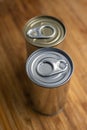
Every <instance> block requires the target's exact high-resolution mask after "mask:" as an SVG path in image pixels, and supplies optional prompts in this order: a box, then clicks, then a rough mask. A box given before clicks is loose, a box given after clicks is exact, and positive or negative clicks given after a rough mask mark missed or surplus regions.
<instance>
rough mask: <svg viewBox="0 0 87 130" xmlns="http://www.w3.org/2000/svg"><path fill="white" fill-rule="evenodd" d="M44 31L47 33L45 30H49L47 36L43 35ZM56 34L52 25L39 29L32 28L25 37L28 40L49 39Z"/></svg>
mask: <svg viewBox="0 0 87 130" xmlns="http://www.w3.org/2000/svg"><path fill="white" fill-rule="evenodd" d="M44 30H45V31H46V32H47V30H50V34H49V35H47V34H46V35H44V33H43V32H44ZM55 34H56V29H55V28H54V27H53V26H52V25H43V26H40V27H36V28H32V29H30V30H29V31H28V32H27V36H29V37H30V38H35V39H49V38H53V37H54V36H55Z"/></svg>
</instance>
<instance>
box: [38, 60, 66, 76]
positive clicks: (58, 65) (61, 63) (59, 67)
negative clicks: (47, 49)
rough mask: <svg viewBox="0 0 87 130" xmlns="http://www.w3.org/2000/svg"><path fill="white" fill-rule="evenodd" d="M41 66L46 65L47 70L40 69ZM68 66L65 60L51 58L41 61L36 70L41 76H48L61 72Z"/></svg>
mask: <svg viewBox="0 0 87 130" xmlns="http://www.w3.org/2000/svg"><path fill="white" fill-rule="evenodd" d="M41 66H44V67H46V69H47V67H48V70H46V71H45V68H44V71H41V69H40V68H41ZM50 68H51V69H50ZM67 68H68V64H67V63H66V61H65V60H58V61H57V62H53V60H52V61H51V60H46V59H45V60H43V61H41V62H40V63H39V64H38V66H37V72H38V74H39V75H41V76H43V77H48V76H52V75H55V74H59V73H63V72H65V71H66V70H67Z"/></svg>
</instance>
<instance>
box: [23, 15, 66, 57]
mask: <svg viewBox="0 0 87 130" xmlns="http://www.w3.org/2000/svg"><path fill="white" fill-rule="evenodd" d="M23 32H24V36H25V39H26V40H27V42H26V46H27V54H28V56H29V55H30V54H31V53H32V52H34V51H35V50H37V49H38V48H40V47H56V46H57V45H58V44H59V43H61V42H62V41H63V40H64V38H65V36H66V28H65V26H64V24H63V23H62V22H61V21H60V20H59V19H57V18H54V17H52V16H37V17H34V18H32V19H30V20H29V21H28V22H27V23H26V24H25V26H24V30H23Z"/></svg>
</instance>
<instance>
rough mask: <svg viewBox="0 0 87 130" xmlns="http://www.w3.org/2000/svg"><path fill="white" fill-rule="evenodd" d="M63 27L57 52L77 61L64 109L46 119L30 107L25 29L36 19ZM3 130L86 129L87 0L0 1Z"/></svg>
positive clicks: (0, 113) (0, 123) (0, 124)
mask: <svg viewBox="0 0 87 130" xmlns="http://www.w3.org/2000/svg"><path fill="white" fill-rule="evenodd" d="M44 14H45V15H52V16H54V17H57V18H59V19H60V20H62V21H63V22H64V24H65V25H66V28H67V35H66V39H65V40H64V41H63V43H61V44H60V45H58V48H60V49H63V50H64V51H66V52H67V53H68V54H69V55H70V56H71V57H72V59H73V61H74V66H75V69H74V74H73V76H72V79H71V85H70V89H69V93H68V97H67V103H66V107H65V108H64V110H63V112H61V113H59V114H58V115H55V116H51V117H47V116H43V115H40V114H38V113H36V112H34V111H33V110H32V109H31V107H30V105H29V94H28V92H29V87H28V86H29V80H28V77H27V75H26V72H25V61H26V41H25V38H24V36H23V31H22V30H23V26H24V24H25V23H26V22H27V21H28V20H29V19H30V18H32V17H34V16H36V15H44ZM0 130H87V0H79V1H76V0H73V1H72V0H54V1H53V0H43V1H42V0H35V1H34V0H13V1H12V0H6V1H5V0H0Z"/></svg>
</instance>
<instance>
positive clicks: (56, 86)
mask: <svg viewBox="0 0 87 130" xmlns="http://www.w3.org/2000/svg"><path fill="white" fill-rule="evenodd" d="M44 49H49V48H40V49H38V50H36V51H34V52H33V53H32V54H31V55H30V56H29V57H28V58H27V61H26V73H27V76H28V78H30V80H31V81H32V82H33V83H34V84H36V85H38V86H39V87H43V88H47V89H54V88H58V87H61V86H63V85H65V84H66V83H67V82H68V81H69V80H70V78H71V76H72V74H73V72H74V63H73V62H72V60H71V57H70V56H69V55H68V54H67V53H66V52H65V51H63V50H61V49H57V48H52V47H50V49H54V50H57V51H60V52H62V53H63V54H65V55H66V56H67V57H68V59H69V62H70V64H71V68H72V69H71V73H70V76H69V77H68V78H67V79H66V80H65V81H64V82H63V83H61V84H59V85H55V86H54V87H48V86H46V85H44V86H43V85H41V84H39V83H38V82H37V81H35V80H33V78H32V77H31V76H30V75H29V73H28V61H29V59H30V58H31V57H32V56H33V55H34V54H36V52H39V51H41V50H44Z"/></svg>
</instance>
